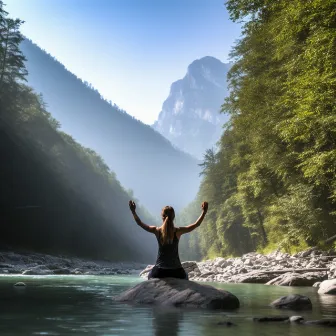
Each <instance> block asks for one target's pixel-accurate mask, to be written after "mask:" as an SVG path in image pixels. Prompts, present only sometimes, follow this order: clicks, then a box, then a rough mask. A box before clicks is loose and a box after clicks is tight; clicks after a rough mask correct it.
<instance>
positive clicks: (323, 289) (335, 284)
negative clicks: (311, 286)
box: [318, 279, 336, 295]
mask: <svg viewBox="0 0 336 336" xmlns="http://www.w3.org/2000/svg"><path fill="white" fill-rule="evenodd" d="M318 293H319V294H333V295H336V279H333V280H326V281H323V282H322V283H321V284H320V287H319V290H318Z"/></svg>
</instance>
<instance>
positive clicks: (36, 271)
mask: <svg viewBox="0 0 336 336" xmlns="http://www.w3.org/2000/svg"><path fill="white" fill-rule="evenodd" d="M22 274H23V275H52V274H54V272H53V271H51V270H50V269H49V268H47V267H46V266H43V265H41V266H35V267H32V268H30V269H28V270H25V271H23V272H22Z"/></svg>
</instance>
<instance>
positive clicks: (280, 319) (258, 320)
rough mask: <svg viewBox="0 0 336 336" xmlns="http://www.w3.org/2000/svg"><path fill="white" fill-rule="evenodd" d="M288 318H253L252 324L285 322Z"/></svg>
mask: <svg viewBox="0 0 336 336" xmlns="http://www.w3.org/2000/svg"><path fill="white" fill-rule="evenodd" d="M289 318H290V317H289V316H268V317H254V318H253V321H254V322H285V321H288V320H289Z"/></svg>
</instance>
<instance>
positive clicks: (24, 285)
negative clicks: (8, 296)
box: [14, 282, 26, 287]
mask: <svg viewBox="0 0 336 336" xmlns="http://www.w3.org/2000/svg"><path fill="white" fill-rule="evenodd" d="M14 286H15V287H26V284H25V283H24V282H17V283H16V284H14Z"/></svg>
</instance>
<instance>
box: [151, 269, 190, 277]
mask: <svg viewBox="0 0 336 336" xmlns="http://www.w3.org/2000/svg"><path fill="white" fill-rule="evenodd" d="M152 278H160V279H161V278H178V279H185V280H188V274H187V272H186V271H185V270H184V268H183V267H180V268H172V269H168V268H160V267H157V266H154V267H153V268H152V269H151V271H150V272H149V274H148V279H152Z"/></svg>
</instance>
